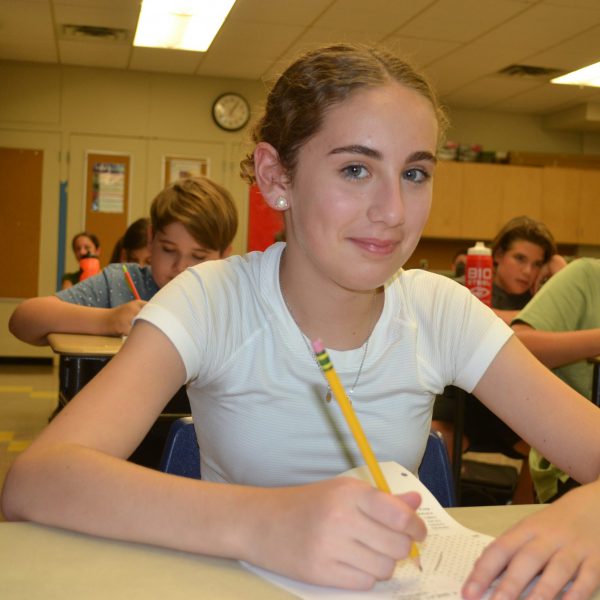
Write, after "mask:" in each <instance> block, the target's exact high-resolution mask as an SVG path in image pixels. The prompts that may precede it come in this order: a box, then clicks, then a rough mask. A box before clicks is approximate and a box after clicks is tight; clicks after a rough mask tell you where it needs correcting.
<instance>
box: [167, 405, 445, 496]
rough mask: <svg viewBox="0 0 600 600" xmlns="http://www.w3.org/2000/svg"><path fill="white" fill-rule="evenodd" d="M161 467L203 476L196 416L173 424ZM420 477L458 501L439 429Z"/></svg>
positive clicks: (433, 435) (435, 490)
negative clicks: (455, 496)
mask: <svg viewBox="0 0 600 600" xmlns="http://www.w3.org/2000/svg"><path fill="white" fill-rule="evenodd" d="M160 470H161V471H164V472H165V473H171V474H173V475H181V476H183V477H191V478H193V479H200V449H199V448H198V439H197V438H196V430H195V429H194V423H193V421H192V417H181V418H179V419H176V420H175V421H173V423H172V424H171V428H170V430H169V435H168V437H167V441H166V443H165V447H164V450H163V454H162V458H161V461H160ZM419 478H420V480H421V482H422V483H423V485H425V487H427V489H429V491H430V492H431V493H432V494H433V495H434V496H435V497H436V498H437V501H438V502H439V503H440V504H441V505H442V506H444V507H449V506H454V505H455V499H454V485H453V480H452V470H451V468H450V459H449V457H448V451H447V450H446V444H445V443H444V440H443V438H442V436H441V434H440V433H439V432H438V431H431V432H430V433H429V437H428V438H427V446H426V448H425V454H424V455H423V460H422V461H421V466H420V467H419Z"/></svg>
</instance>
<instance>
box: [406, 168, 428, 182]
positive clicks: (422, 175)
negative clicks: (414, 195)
mask: <svg viewBox="0 0 600 600" xmlns="http://www.w3.org/2000/svg"><path fill="white" fill-rule="evenodd" d="M403 177H404V179H408V180H409V181H412V182H414V183H425V182H426V181H427V180H428V179H430V178H431V175H430V174H429V173H428V172H427V171H425V170H424V169H407V170H406V171H404V174H403Z"/></svg>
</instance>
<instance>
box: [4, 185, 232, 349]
mask: <svg viewBox="0 0 600 600" xmlns="http://www.w3.org/2000/svg"><path fill="white" fill-rule="evenodd" d="M150 218H151V226H152V233H151V237H150V264H151V267H148V266H140V265H138V264H136V263H129V264H127V268H128V270H129V273H130V274H131V277H132V279H133V282H134V285H135V287H136V289H137V291H138V293H139V295H140V298H141V299H140V300H136V299H135V297H134V295H133V292H132V291H131V290H130V289H129V287H128V285H127V282H126V280H125V276H124V273H123V268H122V265H121V264H112V265H108V266H107V267H106V268H105V269H104V270H103V271H102V272H101V273H100V274H98V275H96V276H94V277H90V278H89V279H86V280H85V281H82V282H81V283H78V284H77V285H75V286H73V287H71V288H69V289H67V290H63V291H60V292H57V293H56V294H55V295H53V296H41V297H38V298H30V299H28V300H25V301H24V302H23V303H21V304H20V305H19V306H18V307H17V308H16V310H15V311H14V313H13V314H12V316H11V318H10V321H9V329H10V331H11V333H13V334H14V335H15V336H16V337H17V338H19V339H20V340H22V341H24V342H28V343H30V344H35V345H45V344H47V343H48V342H47V339H46V336H47V335H48V334H49V333H53V332H61V333H88V334H95V335H127V334H128V333H129V330H130V329H131V324H132V321H133V318H134V317H135V316H136V315H137V313H138V312H139V311H140V310H141V308H142V306H144V304H145V303H146V301H148V300H150V298H152V296H154V294H155V293H156V292H157V291H158V290H159V289H160V288H162V287H163V286H164V285H165V284H167V283H168V282H169V281H170V280H171V279H173V278H174V277H175V276H177V275H178V274H179V273H181V272H182V271H184V270H185V269H186V268H188V267H191V266H193V265H196V264H198V263H201V262H205V261H208V260H216V259H219V258H225V257H227V256H229V255H230V254H231V243H232V241H233V238H234V236H235V233H236V231H237V225H238V217H237V210H236V208H235V204H234V202H233V199H232V197H231V194H230V193H229V192H228V191H227V190H226V189H225V188H224V187H222V186H220V185H219V184H217V183H215V182H214V181H211V180H210V179H208V178H206V177H190V178H185V179H180V180H178V181H176V182H174V183H172V184H171V185H169V186H167V187H166V188H165V189H164V190H162V191H161V192H160V193H159V194H158V195H157V196H156V198H154V200H153V201H152V206H151V208H150Z"/></svg>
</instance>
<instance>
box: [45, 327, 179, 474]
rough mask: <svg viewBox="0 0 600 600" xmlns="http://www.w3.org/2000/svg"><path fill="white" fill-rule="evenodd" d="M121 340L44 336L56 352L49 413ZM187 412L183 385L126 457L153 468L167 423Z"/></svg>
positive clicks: (88, 377)
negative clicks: (54, 391)
mask: <svg viewBox="0 0 600 600" xmlns="http://www.w3.org/2000/svg"><path fill="white" fill-rule="evenodd" d="M123 342H124V339H123V338H121V337H110V336H104V335H87V334H79V333H50V334H49V335H48V343H49V344H50V347H51V348H52V350H53V352H54V353H55V354H58V355H59V375H58V382H59V383H58V387H59V391H58V406H57V407H56V410H55V411H54V413H53V414H52V416H54V415H55V414H57V413H58V412H59V411H60V410H62V409H63V408H64V407H65V405H66V404H67V403H68V402H69V401H70V400H72V398H73V397H74V396H75V395H76V394H77V393H78V392H79V390H81V388H83V387H84V386H85V384H86V383H87V382H88V381H90V380H91V379H92V378H93V377H94V376H95V375H97V374H98V372H99V371H100V370H101V369H102V368H103V367H104V366H106V364H107V363H108V361H109V360H110V359H111V358H112V357H113V356H114V355H115V354H117V352H118V351H119V350H120V349H121V347H122V345H123ZM190 413H191V410H190V403H189V400H188V397H187V394H186V391H185V388H181V389H180V390H179V392H177V394H175V396H173V398H172V399H171V400H170V401H169V403H168V404H167V405H166V406H165V408H164V409H163V412H162V414H161V415H160V417H159V418H158V419H157V421H156V422H155V424H154V425H153V426H152V428H151V430H150V431H149V432H148V434H147V436H146V438H145V439H144V441H143V442H142V443H141V444H140V446H139V447H138V448H137V450H136V451H135V452H134V453H133V455H132V456H131V458H130V460H132V461H133V462H136V463H138V464H142V465H145V466H149V467H157V466H158V463H159V461H160V456H161V453H162V448H163V446H164V442H165V440H166V439H167V435H168V431H169V427H170V425H171V423H172V422H173V420H174V419H178V418H179V417H182V416H185V415H189V414H190ZM51 418H52V417H51Z"/></svg>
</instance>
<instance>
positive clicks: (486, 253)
mask: <svg viewBox="0 0 600 600" xmlns="http://www.w3.org/2000/svg"><path fill="white" fill-rule="evenodd" d="M493 279H494V262H493V260H492V251H491V250H490V248H487V247H486V245H485V244H484V243H483V242H477V243H476V244H475V245H474V246H472V247H471V248H469V249H468V250H467V265H466V269H465V284H466V286H467V287H468V288H469V289H470V290H471V293H472V294H473V295H474V296H477V297H478V298H479V299H480V300H481V301H482V302H483V303H484V304H487V305H488V306H491V305H492V282H493Z"/></svg>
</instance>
